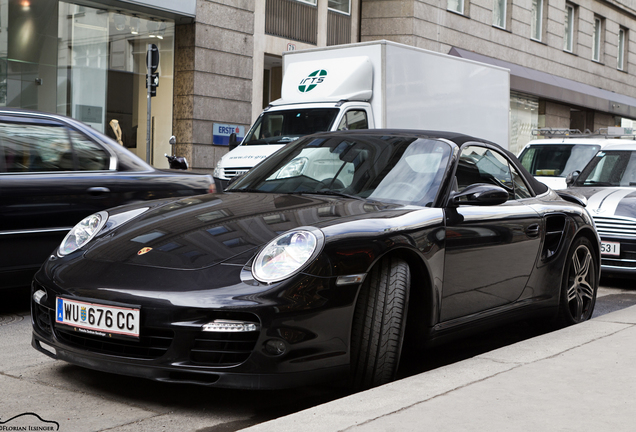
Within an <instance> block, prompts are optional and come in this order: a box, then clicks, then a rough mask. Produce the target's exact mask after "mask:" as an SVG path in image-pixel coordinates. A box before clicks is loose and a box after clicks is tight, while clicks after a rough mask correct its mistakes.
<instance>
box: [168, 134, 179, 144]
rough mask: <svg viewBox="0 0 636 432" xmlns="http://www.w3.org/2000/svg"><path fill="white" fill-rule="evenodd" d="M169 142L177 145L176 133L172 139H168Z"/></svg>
mask: <svg viewBox="0 0 636 432" xmlns="http://www.w3.org/2000/svg"><path fill="white" fill-rule="evenodd" d="M168 143H169V144H170V145H175V144H176V143H177V138H176V137H175V136H174V135H172V136H171V137H170V139H169V140H168Z"/></svg>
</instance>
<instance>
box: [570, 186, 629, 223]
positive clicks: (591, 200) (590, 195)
mask: <svg viewBox="0 0 636 432" xmlns="http://www.w3.org/2000/svg"><path fill="white" fill-rule="evenodd" d="M567 191H568V192H572V193H574V194H577V195H581V196H584V197H585V198H587V209H588V210H589V212H590V214H591V215H592V216H594V217H597V216H598V217H612V216H620V217H630V218H636V188H633V187H573V188H569V189H568V190H567Z"/></svg>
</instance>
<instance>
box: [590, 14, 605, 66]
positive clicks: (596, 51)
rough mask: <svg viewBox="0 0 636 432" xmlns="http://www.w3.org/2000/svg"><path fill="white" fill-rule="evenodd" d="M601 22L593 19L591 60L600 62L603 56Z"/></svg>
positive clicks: (598, 19)
mask: <svg viewBox="0 0 636 432" xmlns="http://www.w3.org/2000/svg"><path fill="white" fill-rule="evenodd" d="M602 46H603V20H602V18H599V17H594V32H593V33H592V60H594V61H597V62H600V61H601V56H602V54H603V49H602Z"/></svg>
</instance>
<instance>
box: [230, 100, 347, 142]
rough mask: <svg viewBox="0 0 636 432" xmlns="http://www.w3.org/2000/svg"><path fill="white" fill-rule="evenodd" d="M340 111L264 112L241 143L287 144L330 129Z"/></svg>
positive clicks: (315, 109)
mask: <svg viewBox="0 0 636 432" xmlns="http://www.w3.org/2000/svg"><path fill="white" fill-rule="evenodd" d="M338 111H339V109H338V108H311V109H306V108H305V109H296V110H293V109H290V110H285V111H272V112H264V113H263V114H262V115H261V116H260V117H259V118H258V120H257V121H256V123H255V124H254V127H253V128H252V129H251V130H250V132H249V133H248V135H247V136H246V137H245V139H244V140H243V142H242V143H241V144H242V145H263V144H285V143H288V142H292V141H294V140H296V139H298V138H300V137H301V136H304V135H309V134H312V133H314V132H325V131H328V130H330V129H331V125H332V123H333V121H334V119H335V118H336V116H337V115H338Z"/></svg>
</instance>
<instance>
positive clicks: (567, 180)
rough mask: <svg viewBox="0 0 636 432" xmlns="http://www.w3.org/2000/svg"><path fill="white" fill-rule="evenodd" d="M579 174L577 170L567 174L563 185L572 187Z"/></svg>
mask: <svg viewBox="0 0 636 432" xmlns="http://www.w3.org/2000/svg"><path fill="white" fill-rule="evenodd" d="M579 174H581V171H579V170H576V171H573V172H571V173H570V174H568V176H567V177H566V178H565V184H566V185H568V186H572V185H573V184H574V182H575V181H576V179H577V178H579Z"/></svg>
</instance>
